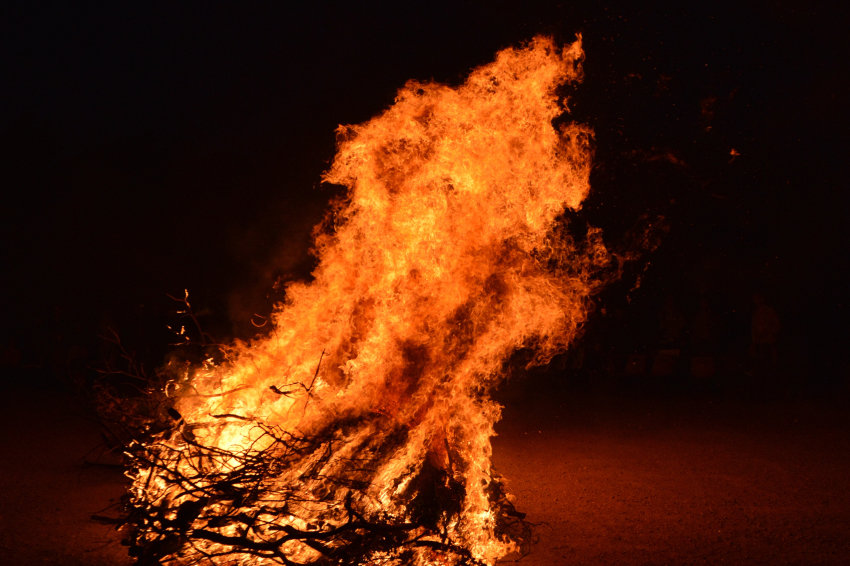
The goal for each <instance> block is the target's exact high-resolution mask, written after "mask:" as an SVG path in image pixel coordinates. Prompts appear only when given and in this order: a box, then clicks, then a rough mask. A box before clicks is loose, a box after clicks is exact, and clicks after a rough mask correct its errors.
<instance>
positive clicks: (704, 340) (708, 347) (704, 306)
mask: <svg viewBox="0 0 850 566" xmlns="http://www.w3.org/2000/svg"><path fill="white" fill-rule="evenodd" d="M719 326H720V325H719V322H718V319H717V316H716V315H715V314H714V313H713V312H712V310H711V307H710V305H709V303H708V300H707V299H705V298H701V299H700V300H699V307H698V308H697V312H696V314H695V315H694V321H693V325H692V326H691V346H692V348H693V352H692V354H693V357H691V376H692V377H694V378H695V379H709V378H711V377H714V373H715V366H714V354H715V349H716V346H717V334H718V328H719Z"/></svg>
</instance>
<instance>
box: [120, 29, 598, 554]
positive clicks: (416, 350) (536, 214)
mask: <svg viewBox="0 0 850 566" xmlns="http://www.w3.org/2000/svg"><path fill="white" fill-rule="evenodd" d="M582 59H583V51H582V48H581V40H580V38H579V39H578V41H576V42H575V43H573V44H572V45H568V46H566V47H563V48H561V47H559V46H557V45H556V44H555V43H554V42H553V41H552V40H551V39H549V38H546V37H536V38H534V39H533V40H532V41H531V42H530V43H528V44H527V45H525V46H523V47H521V48H511V49H506V50H504V51H501V52H500V53H498V54H497V56H496V60H495V61H494V62H492V63H490V64H488V65H484V66H482V67H479V68H477V69H475V70H474V71H473V72H472V73H471V74H470V76H469V78H468V80H467V81H466V82H465V83H464V84H463V85H461V86H459V87H456V88H453V87H450V86H446V85H442V84H436V83H421V82H416V81H410V82H408V83H407V84H406V85H405V86H404V87H403V88H402V89H401V90H400V91H399V93H398V96H397V97H396V101H395V103H394V104H393V105H392V106H391V107H390V108H389V109H387V110H386V111H385V112H383V113H382V114H381V115H379V116H377V117H375V118H373V119H372V120H370V121H368V122H366V123H363V124H359V125H354V126H341V127H340V128H339V129H338V152H337V155H336V157H335V159H334V161H333V164H332V166H331V167H330V169H329V170H328V171H327V172H326V173H325V175H324V180H325V181H326V182H329V183H335V184H340V185H344V186H345V187H347V189H348V192H347V196H346V197H345V198H344V199H342V200H340V201H338V202H336V203H335V204H334V205H333V207H332V209H331V211H330V213H329V214H328V216H327V218H326V221H325V222H324V224H323V225H321V226H319V227H317V230H316V233H315V253H316V254H317V257H318V259H319V263H318V267H317V268H316V270H315V272H314V274H313V275H314V279H313V281H311V282H304V283H294V284H291V285H290V286H289V287H288V288H287V293H286V296H287V299H286V302H285V304H281V305H279V306H278V308H277V310H276V312H275V313H274V315H273V323H274V326H273V331H272V332H271V333H270V334H269V335H268V336H267V337H264V338H262V339H257V340H255V341H253V342H250V343H237V344H235V345H233V346H232V347H231V348H230V350H229V351H228V359H227V361H226V362H225V363H221V364H213V363H212V362H210V363H208V364H207V365H205V366H204V367H203V368H200V369H198V370H196V371H194V372H193V373H192V374H191V375H189V374H187V375H186V376H184V377H183V378H181V379H180V380H177V381H175V382H174V383H172V384H170V387H169V390H168V393H169V395H170V396H172V397H174V396H176V397H177V401H176V404H175V408H176V410H177V411H178V412H179V414H180V415H181V416H182V420H181V421H180V423H179V426H178V427H176V428H174V429H173V430H171V431H165V432H162V433H160V434H158V435H157V436H155V437H154V440H152V441H151V442H149V443H147V444H146V445H144V446H142V447H139V450H138V451H137V453H136V454H134V457H135V458H137V460H136V462H137V469H136V471H135V473H134V475H133V480H134V483H133V487H132V492H131V497H132V506H133V508H134V509H135V511H136V513H137V517H142V518H140V519H137V520H136V532H135V535H134V536H135V540H134V545H135V546H136V547H137V548H136V553H137V554H138V555H140V556H141V557H142V559H143V560H150V561H153V560H161V561H162V562H164V563H168V564H194V563H196V562H198V561H201V563H205V562H204V561H203V559H204V557H206V559H207V561H208V562H209V563H216V564H236V563H239V564H337V563H352V558H351V556H357V557H358V558H357V560H358V561H360V562H361V563H365V564H396V563H413V564H456V563H481V564H493V563H494V562H495V561H496V560H497V559H499V558H500V557H502V556H504V555H506V554H507V553H509V552H511V551H513V550H516V549H517V540H516V536H514V535H512V534H511V532H510V529H509V528H508V523H510V521H511V520H515V519H511V517H514V518H515V517H516V516H517V514H516V513H513V511H512V506H511V505H510V502H509V497H508V496H506V495H505V493H504V490H503V485H502V482H501V479H500V478H499V477H498V476H496V475H495V474H494V472H493V470H492V469H491V466H490V456H491V447H490V438H491V437H492V436H493V434H494V432H493V425H494V423H495V422H496V421H497V420H498V419H499V416H500V409H501V408H500V407H499V406H498V405H497V404H496V403H495V402H494V401H492V400H490V399H489V397H488V392H489V391H490V390H491V388H492V387H494V386H495V385H496V384H497V383H498V382H499V380H500V379H501V378H502V377H503V375H504V367H505V364H506V362H507V361H508V360H509V358H510V357H511V355H512V354H513V353H514V352H515V351H517V350H518V349H523V350H524V351H533V352H534V354H533V358H532V363H545V362H547V361H548V360H549V359H551V357H552V356H553V355H555V354H556V353H558V352H561V351H563V350H564V349H565V348H566V347H567V346H568V345H569V344H570V342H571V340H573V339H574V337H575V336H576V334H577V332H578V331H579V329H580V327H581V325H582V323H583V322H584V320H585V318H586V313H587V311H588V305H589V297H590V296H591V295H592V294H593V293H594V292H595V291H596V289H597V286H598V283H597V282H595V281H596V279H594V277H593V275H594V274H595V273H596V272H598V271H599V270H600V269H601V268H602V267H604V266H605V265H606V264H607V263H608V260H609V254H608V252H607V250H606V249H605V247H604V246H603V244H602V242H601V238H600V235H599V233H598V231H593V230H591V231H590V233H589V235H588V238H587V240H586V241H583V242H580V243H576V242H574V241H573V240H572V239H571V238H570V237H569V235H568V234H567V232H566V231H565V229H564V225H565V223H564V222H563V221H562V220H561V221H559V217H561V216H562V215H563V213H564V212H565V211H566V210H568V209H572V210H576V209H578V208H579V207H580V206H581V203H582V200H583V199H584V198H585V196H586V195H587V193H588V190H589V184H588V178H589V173H590V168H591V149H590V141H591V136H592V132H591V130H590V129H589V128H587V127H585V126H582V125H579V124H574V123H571V124H565V125H563V126H561V127H560V128H557V129H556V128H555V127H554V126H553V124H552V122H553V120H554V119H555V118H557V117H558V116H560V115H561V114H562V113H563V111H564V101H562V100H561V99H560V98H559V96H558V94H557V90H558V87H560V86H561V85H563V84H566V83H569V82H576V81H579V80H580V79H581V65H580V64H581V61H582Z"/></svg>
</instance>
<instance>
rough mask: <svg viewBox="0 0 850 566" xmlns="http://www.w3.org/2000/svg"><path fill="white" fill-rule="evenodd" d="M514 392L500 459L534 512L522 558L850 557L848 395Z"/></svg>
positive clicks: (757, 560)
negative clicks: (768, 397)
mask: <svg viewBox="0 0 850 566" xmlns="http://www.w3.org/2000/svg"><path fill="white" fill-rule="evenodd" d="M527 389H528V385H527V386H526V390H527ZM507 397H508V399H507V400H506V402H507V403H508V404H507V406H506V409H505V410H504V413H503V420H502V422H501V423H500V424H499V425H498V426H497V431H498V432H499V436H498V437H497V438H496V439H494V443H493V444H494V458H493V460H494V465H495V467H496V469H497V470H498V471H499V472H500V473H501V474H502V475H504V476H505V477H507V478H508V479H509V487H510V488H511V491H512V492H513V493H514V494H515V496H516V505H517V507H518V509H519V510H521V511H525V512H526V513H527V514H528V516H527V519H528V520H529V521H531V522H534V523H538V527H537V529H536V532H537V536H538V537H539V543H538V544H536V545H535V546H533V548H532V552H531V554H530V555H528V556H526V557H525V558H523V559H522V561H521V564H523V565H524V566H538V565H541V566H542V565H546V566H553V565H558V564H572V565H584V564H594V565H606V564H610V565H624V566H625V565H659V566H660V565H686V564H747V565H755V564H770V565H774V564H801V565H802V564H835V565H839V564H850V487H848V480H850V426H848V423H850V418H848V410H847V405H846V403H843V402H837V403H836V402H827V401H823V400H822V401H817V402H815V401H792V400H785V401H771V402H759V401H741V400H737V399H735V398H731V399H726V400H723V399H719V398H717V397H715V396H699V397H693V396H674V397H670V396H668V397H666V398H658V397H643V398H634V397H632V398H624V397H619V398H618V397H617V396H611V395H592V394H572V395H570V394H563V395H551V394H541V393H540V392H539V391H532V392H530V393H529V392H527V391H526V392H524V393H523V392H520V393H516V392H514V394H513V395H510V394H509V395H508V396H507Z"/></svg>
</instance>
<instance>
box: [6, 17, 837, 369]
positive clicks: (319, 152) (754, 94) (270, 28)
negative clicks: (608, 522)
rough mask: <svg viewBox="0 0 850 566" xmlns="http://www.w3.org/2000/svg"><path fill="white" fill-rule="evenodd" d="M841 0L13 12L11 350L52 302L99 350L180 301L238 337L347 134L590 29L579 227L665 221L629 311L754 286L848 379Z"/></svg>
mask: <svg viewBox="0 0 850 566" xmlns="http://www.w3.org/2000/svg"><path fill="white" fill-rule="evenodd" d="M832 4H836V5H837V4H839V3H837V2H834V3H826V2H824V3H819V2H810V1H799V0H785V1H778V2H771V1H747V0H743V1H739V2H729V3H716V2H705V3H701V4H699V5H697V3H692V2H676V3H673V2H670V3H653V4H652V5H649V3H636V2H626V3H623V4H622V5H616V4H613V3H610V4H608V7H605V6H603V5H602V4H601V3H598V2H574V3H568V2H561V3H558V2H544V3H535V2H484V1H473V2H470V1H463V0H459V1H456V2H446V3H443V2H439V3H438V2H426V3H421V4H414V3H402V2H392V3H386V4H383V5H378V4H369V3H362V2H357V3H354V2H351V3H346V4H335V3H328V2H309V3H307V2H305V3H304V5H303V6H302V7H299V8H292V7H290V6H288V5H285V4H284V3H282V2H232V3H219V2H181V3H174V2H163V3H157V2H144V3H129V2H109V3H107V2H104V3H102V4H100V5H97V4H93V3H85V2H73V3H70V2H66V3H47V2H44V3H34V2H6V3H4V5H3V7H2V8H0V109H2V111H0V184H2V187H3V206H2V209H0V214H2V248H1V249H2V252H0V253H2V256H0V260H2V263H3V265H4V267H3V269H2V271H3V275H2V304H0V307H2V309H3V312H4V322H5V324H4V325H3V340H4V341H8V340H10V339H12V338H14V336H15V335H16V334H17V333H26V332H27V330H26V329H27V328H32V327H34V326H38V325H42V326H44V325H48V326H49V325H50V324H52V323H51V322H50V321H51V320H54V319H55V318H56V315H55V311H56V307H57V306H59V307H60V308H61V310H62V312H63V313H65V314H63V315H62V316H63V317H65V318H66V319H67V318H68V317H69V316H70V317H71V318H72V319H74V320H78V321H80V323H79V325H78V326H79V327H78V328H77V330H76V331H77V332H83V333H85V332H91V333H94V332H95V330H94V329H95V328H96V325H97V322H98V320H101V319H102V318H103V317H104V313H109V316H110V317H111V318H113V319H121V317H122V316H125V315H126V313H127V312H130V311H132V310H133V309H135V308H137V307H138V305H139V304H151V303H156V302H157V301H162V300H163V298H164V296H165V294H166V293H172V294H175V293H181V292H182V290H183V289H184V288H188V289H189V290H190V292H191V293H192V294H193V297H197V302H196V303H195V305H196V306H198V307H199V308H202V309H204V310H207V311H209V312H210V313H211V314H210V315H209V316H210V318H211V320H214V321H217V322H213V323H212V324H214V325H215V324H218V325H219V328H220V329H222V332H224V333H230V332H236V333H237V334H238V333H244V331H245V328H246V327H247V325H246V322H245V321H246V320H247V316H248V315H249V314H250V313H252V312H260V313H261V314H262V312H267V311H268V308H269V305H270V304H271V301H273V300H274V299H275V298H277V299H279V298H280V297H279V296H277V297H276V296H275V293H274V292H273V291H272V289H271V286H272V283H273V282H274V280H275V279H276V278H277V277H301V276H304V275H306V274H307V273H309V269H310V258H309V256H308V254H307V248H308V247H309V231H310V228H311V226H312V225H313V224H315V223H316V222H317V221H318V220H319V219H320V218H321V215H322V210H323V209H324V206H325V204H326V203H327V201H328V199H329V198H330V197H331V196H333V195H334V194H335V191H336V189H334V188H333V187H322V186H320V185H319V180H320V175H321V173H322V171H323V170H324V169H325V168H326V167H327V164H328V162H329V160H330V159H331V158H332V156H333V151H334V129H335V128H336V126H337V125H338V124H343V123H357V122H361V121H364V120H367V119H368V118H370V117H371V116H373V115H375V114H377V113H378V112H380V111H381V110H382V109H383V108H385V107H386V106H388V105H389V104H390V103H391V102H392V100H393V97H394V94H395V90H396V89H397V88H398V87H399V86H401V85H402V84H403V83H404V82H405V81H406V80H407V79H410V78H416V79H431V78H432V79H434V80H437V81H441V82H449V83H458V82H459V81H461V80H462V79H463V77H464V76H465V75H466V73H467V72H468V71H469V70H470V69H471V68H473V67H475V66H477V65H480V64H483V63H486V62H489V61H490V60H491V59H492V57H493V55H494V53H495V52H496V51H498V50H499V49H501V48H504V47H507V46H510V45H516V44H518V43H519V42H521V41H523V40H526V39H529V38H531V37H532V36H533V35H535V34H537V33H549V34H554V35H555V36H556V38H557V39H559V40H560V41H562V42H568V41H571V40H572V39H573V38H574V34H575V32H581V33H583V35H584V40H585V51H586V55H587V59H586V63H585V72H586V80H585V82H584V84H583V85H581V86H579V87H578V88H577V89H576V90H575V92H574V93H573V94H572V101H573V102H572V116H573V117H574V118H575V119H577V120H579V121H581V122H584V123H587V124H589V125H590V126H592V127H593V128H594V129H595V131H596V134H597V158H596V163H597V168H596V170H595V171H594V174H593V178H592V183H593V186H594V192H593V195H592V196H591V198H590V199H589V201H588V202H587V206H586V208H585V210H584V211H583V212H582V215H583V218H584V219H585V220H587V221H590V222H591V223H593V224H596V225H600V226H602V227H603V229H604V230H605V231H606V233H607V234H608V235H609V237H610V238H612V239H614V240H616V239H617V238H618V237H620V236H621V235H622V233H623V232H625V231H626V230H627V229H628V228H630V227H631V226H633V225H634V222H635V219H636V218H637V217H638V216H640V215H641V214H649V215H650V216H656V215H664V216H665V217H666V218H667V219H668V221H669V223H670V226H671V229H670V232H669V234H668V236H667V237H666V239H665V241H664V243H663V244H662V246H661V247H660V248H659V250H658V251H657V252H656V255H655V256H653V257H652V258H650V261H651V265H650V267H649V269H648V270H647V271H646V275H645V278H644V284H643V286H642V287H641V288H640V289H638V290H636V291H634V292H633V293H632V295H631V296H632V304H633V306H634V308H635V309H637V310H636V312H643V311H645V312H650V311H651V310H652V308H655V307H656V306H657V304H658V300H659V297H662V296H663V295H665V294H666V293H674V294H676V295H677V296H678V297H679V298H680V300H681V301H682V302H683V303H687V302H688V301H692V300H695V299H694V297H696V296H697V295H698V294H699V293H704V294H708V295H709V296H711V297H712V300H714V301H715V304H716V305H718V308H726V309H732V308H735V309H736V310H737V311H739V312H744V311H745V310H746V308H747V302H746V301H748V300H749V299H748V297H749V296H750V295H751V293H752V292H753V291H760V292H763V293H765V294H766V295H767V297H768V299H769V301H770V302H771V303H772V304H774V305H776V307H777V310H778V311H779V312H780V316H781V317H782V318H783V322H784V323H785V329H786V330H785V331H784V332H785V336H787V340H789V341H796V342H797V343H799V344H803V346H801V348H803V349H805V350H806V351H807V352H809V355H810V356H811V357H812V358H813V359H826V360H829V363H824V364H823V367H824V368H825V371H826V370H827V369H829V368H833V369H834V367H836V366H835V364H838V365H840V364H841V363H846V357H844V358H842V356H843V355H844V354H842V352H843V348H844V347H845V346H846V345H847V340H848V330H847V323H848V315H847V312H848V309H847V305H846V290H847V284H848V270H847V266H848V255H850V254H848V243H849V242H850V229H848V224H850V197H848V192H847V186H848V184H850V169H848V166H847V163H848V157H850V139H848V135H847V132H848V128H850V123H848V122H850V121H848V111H847V102H848V100H850V96H848V94H850V79H848V77H850V75H848V70H850V69H849V68H848V67H850V65H848V62H850V40H848V34H847V32H846V30H847V29H848V28H847V24H848V18H847V15H848V13H847V10H846V9H842V8H836V7H834V6H831V5H832ZM733 149H734V150H735V151H736V152H738V153H740V155H739V156H737V157H735V159H732V158H731V157H732V156H731V151H732V150H733ZM641 309H643V311H641ZM68 313H71V314H70V315H69V314H68ZM51 317H53V318H51ZM34 320H35V321H36V322H33V321H34ZM638 320H644V321H646V320H649V319H648V318H646V317H644V318H643V319H640V317H638ZM64 324H67V322H66V323H64ZM739 326H740V325H739ZM248 328H249V327H248ZM842 360H843V362H842Z"/></svg>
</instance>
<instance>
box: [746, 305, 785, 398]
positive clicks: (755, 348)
mask: <svg viewBox="0 0 850 566" xmlns="http://www.w3.org/2000/svg"><path fill="white" fill-rule="evenodd" d="M780 328H781V326H780V324H779V315H777V314H776V311H775V310H774V309H773V308H772V307H769V306H768V305H767V304H765V302H764V297H763V296H762V295H760V294H758V293H756V294H755V295H753V317H752V326H751V331H752V341H751V342H750V357H751V358H752V362H753V366H752V372H750V375H751V376H752V379H753V381H752V385H753V387H755V390H754V393H755V394H756V396H757V397H762V398H764V397H765V396H768V397H769V396H772V395H773V394H774V393H776V392H777V391H776V390H777V388H778V387H779V385H780V384H779V383H777V382H776V380H775V378H776V375H775V370H776V340H777V339H778V338H779V330H780Z"/></svg>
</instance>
